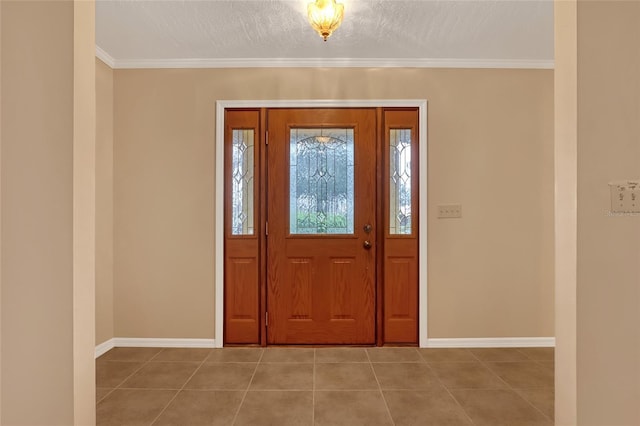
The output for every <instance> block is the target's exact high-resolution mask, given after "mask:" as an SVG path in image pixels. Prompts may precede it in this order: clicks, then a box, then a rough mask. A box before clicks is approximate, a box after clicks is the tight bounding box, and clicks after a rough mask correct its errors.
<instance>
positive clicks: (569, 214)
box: [554, 0, 578, 426]
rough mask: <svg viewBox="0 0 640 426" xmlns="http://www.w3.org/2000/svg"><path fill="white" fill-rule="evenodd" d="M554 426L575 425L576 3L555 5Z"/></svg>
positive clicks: (560, 2) (563, 2) (557, 3)
mask: <svg viewBox="0 0 640 426" xmlns="http://www.w3.org/2000/svg"><path fill="white" fill-rule="evenodd" d="M554 17H555V56H556V58H555V71H554V78H555V84H554V86H555V95H554V97H555V101H554V110H555V143H554V146H555V224H556V226H555V260H556V261H555V281H556V285H555V288H556V307H555V310H556V327H555V329H556V350H555V362H556V364H555V365H556V369H555V421H556V424H557V425H559V426H572V425H576V424H577V411H576V403H577V402H576V399H577V377H576V302H577V301H576V284H577V282H576V272H577V271H576V259H577V246H576V241H577V239H576V238H577V217H578V216H577V209H578V203H577V194H576V192H577V182H578V173H577V160H578V158H577V148H578V126H577V122H578V121H577V120H578V108H577V83H578V82H577V66H578V61H577V53H578V52H577V48H576V46H577V44H576V43H577V30H576V22H577V3H576V1H575V0H570V1H569V0H562V1H556V2H555V11H554Z"/></svg>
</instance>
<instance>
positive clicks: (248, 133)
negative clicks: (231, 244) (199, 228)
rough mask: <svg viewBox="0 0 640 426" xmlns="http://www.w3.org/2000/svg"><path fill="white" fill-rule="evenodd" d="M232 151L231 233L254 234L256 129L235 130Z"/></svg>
mask: <svg viewBox="0 0 640 426" xmlns="http://www.w3.org/2000/svg"><path fill="white" fill-rule="evenodd" d="M232 137H233V140H232V153H231V235H253V233H254V224H253V201H254V193H253V182H254V180H253V170H254V131H253V129H250V130H238V129H234V130H233V135H232Z"/></svg>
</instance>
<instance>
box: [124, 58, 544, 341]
mask: <svg viewBox="0 0 640 426" xmlns="http://www.w3.org/2000/svg"><path fill="white" fill-rule="evenodd" d="M348 98H351V99H367V98H369V99H383V98H385V99H386V98H395V99H403V98H404V99H427V100H428V101H429V107H428V109H429V111H428V121H429V131H428V137H429V186H428V192H429V200H428V201H429V205H430V210H429V241H428V244H429V318H428V319H429V337H514V336H515V337H532V336H545V337H546V336H553V335H554V313H553V306H554V301H553V298H554V294H553V71H551V70H463V69H457V70H454V69H216V70H204V69H203V70H193V69H191V70H116V71H115V73H114V125H115V130H114V333H115V335H116V336H118V337H169V338H171V337H172V338H176V337H181V338H213V337H214V291H213V276H214V261H213V249H214V229H213V228H214V199H213V194H214V188H215V181H214V164H215V158H214V153H215V151H214V144H215V140H214V139H215V138H214V133H215V120H214V118H215V101H216V100H235V99H348ZM444 203H461V204H462V206H463V216H464V217H463V218H462V219H460V220H438V219H436V206H437V204H444ZM215 337H218V338H221V336H215Z"/></svg>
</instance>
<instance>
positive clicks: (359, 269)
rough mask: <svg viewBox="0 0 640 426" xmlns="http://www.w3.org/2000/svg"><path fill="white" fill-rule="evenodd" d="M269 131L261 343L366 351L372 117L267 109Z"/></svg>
mask: <svg viewBox="0 0 640 426" xmlns="http://www.w3.org/2000/svg"><path fill="white" fill-rule="evenodd" d="M268 129H269V141H268V142H269V145H268V154H267V157H268V158H267V164H268V179H267V181H268V208H267V211H268V216H267V220H268V232H269V233H268V237H267V311H268V316H269V323H268V328H267V333H268V339H267V340H268V343H272V344H373V343H375V272H376V267H375V259H376V241H375V235H376V231H375V229H374V227H375V224H376V217H375V211H376V208H375V207H376V200H375V198H376V113H375V110H373V109H306V110H305V109H296V110H288V109H273V110H269V115H268ZM365 225H372V226H371V227H369V228H368V229H367V230H365Z"/></svg>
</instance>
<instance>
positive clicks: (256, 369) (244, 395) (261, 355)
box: [231, 348, 266, 426]
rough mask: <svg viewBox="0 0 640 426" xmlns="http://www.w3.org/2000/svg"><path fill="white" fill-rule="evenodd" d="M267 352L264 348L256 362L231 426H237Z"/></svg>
mask: <svg viewBox="0 0 640 426" xmlns="http://www.w3.org/2000/svg"><path fill="white" fill-rule="evenodd" d="M265 352H266V349H265V348H262V352H261V353H260V358H258V362H256V368H254V369H253V374H252V375H251V378H250V379H249V383H248V384H247V388H246V389H245V390H244V394H243V395H242V399H241V400H240V404H238V408H237V409H236V414H235V415H234V416H233V421H232V422H231V425H232V426H233V425H235V424H236V421H237V420H238V414H240V409H241V408H242V404H244V400H245V398H246V397H247V394H248V393H249V389H250V388H251V383H252V382H253V378H254V377H255V376H256V372H257V371H258V367H259V366H260V363H261V362H262V358H263V357H264V353H265Z"/></svg>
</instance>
